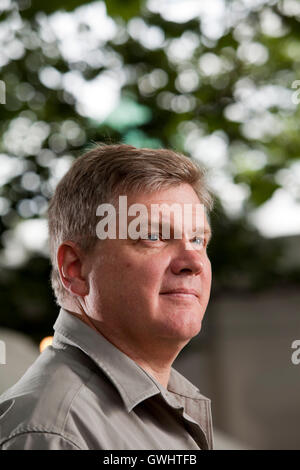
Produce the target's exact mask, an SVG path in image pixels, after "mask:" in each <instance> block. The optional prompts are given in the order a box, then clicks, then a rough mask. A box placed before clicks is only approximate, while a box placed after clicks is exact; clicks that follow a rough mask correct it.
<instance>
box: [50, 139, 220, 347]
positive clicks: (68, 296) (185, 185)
mask: <svg viewBox="0 0 300 470" xmlns="http://www.w3.org/2000/svg"><path fill="white" fill-rule="evenodd" d="M120 195H126V196H127V197H128V206H131V205H132V204H137V203H139V204H143V205H144V206H146V207H147V208H149V209H150V206H151V205H153V204H168V205H172V204H174V203H177V204H179V206H180V207H182V208H183V207H184V205H192V208H193V211H192V212H193V214H194V215H195V210H194V209H195V207H196V206H197V205H199V204H200V203H201V204H202V205H203V207H204V208H205V211H203V214H202V215H203V217H202V226H201V227H200V231H202V233H203V234H204V232H205V236H204V237H202V238H203V240H202V238H201V237H200V238H201V240H200V246H198V244H199V240H198V238H199V237H192V238H190V234H191V233H192V232H193V230H194V228H195V227H194V225H193V224H194V220H195V217H194V216H193V218H192V220H191V224H185V223H183V226H182V228H183V231H182V238H181V239H174V238H172V236H171V237H170V239H168V240H162V239H160V238H159V237H158V238H155V237H154V239H153V238H152V237H150V238H149V239H147V236H146V237H144V239H137V240H136V239H135V240H133V239H130V238H125V239H119V238H118V237H117V238H116V239H107V240H99V238H98V237H97V234H96V227H97V223H98V222H99V217H98V216H97V215H96V211H97V207H98V206H99V205H101V204H104V203H113V204H115V203H116V200H117V198H118V196H120ZM211 207H212V198H211V195H210V193H209V191H208V189H207V185H206V181H205V175H204V173H203V170H202V169H200V168H199V167H198V166H197V165H196V164H195V163H194V162H193V161H192V160H191V159H189V158H187V157H185V156H183V155H181V154H177V153H175V152H172V151H170V150H162V149H159V150H153V149H136V148H135V147H132V146H128V145H110V146H105V145H101V146H97V147H96V148H95V149H93V150H91V151H90V152H88V153H87V154H85V155H83V156H82V157H80V158H78V159H77V160H76V161H75V163H74V164H73V166H72V167H71V169H70V170H69V171H68V173H67V174H66V175H65V176H64V177H63V179H62V180H61V182H60V183H59V185H58V186H57V189H56V192H55V194H54V196H53V198H52V200H51V202H50V206H49V211H48V215H49V234H50V253H51V260H52V266H53V269H52V278H51V280H52V286H53V289H54V292H55V295H56V298H57V302H58V304H59V305H61V306H64V307H65V308H67V307H66V305H67V306H70V305H71V304H72V302H73V304H74V305H76V302H79V303H80V305H81V307H83V308H84V310H85V311H86V312H87V313H88V314H89V316H90V317H91V318H93V319H94V320H95V321H97V322H99V323H101V324H102V329H103V328H104V329H105V328H106V327H107V328H110V329H114V331H115V333H116V334H118V330H119V331H122V334H125V332H126V335H127V337H130V335H131V336H134V335H135V333H136V332H139V335H140V338H142V337H145V335H146V334H156V335H160V337H161V338H166V337H170V338H171V337H172V336H173V337H176V336H178V335H179V336H180V335H181V337H182V340H183V339H184V338H190V337H192V336H194V335H195V334H197V333H198V332H199V329H200V327H201V321H202V318H203V315H204V312H205V309H206V306H207V302H208V299H209V292H210V284H211V272H210V263H209V260H208V258H207V253H206V244H207V241H208V237H209V234H208V235H207V234H206V232H209V224H208V221H207V213H208V212H209V211H210V209H211ZM149 213H150V211H149ZM128 219H129V222H130V217H129V218H128ZM173 228H174V227H173ZM202 242H203V245H202V244H201V243H202ZM194 246H195V248H194ZM175 290H176V291H181V293H178V292H177V293H174V291H175ZM183 291H186V292H185V293H184V292H183ZM171 292H172V293H171ZM193 293H194V294H193ZM74 311H75V308H74ZM105 325H106V326H105Z"/></svg>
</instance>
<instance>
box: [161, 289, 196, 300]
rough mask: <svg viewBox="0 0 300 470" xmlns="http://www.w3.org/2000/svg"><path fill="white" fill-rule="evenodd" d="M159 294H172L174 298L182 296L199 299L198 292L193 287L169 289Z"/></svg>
mask: <svg viewBox="0 0 300 470" xmlns="http://www.w3.org/2000/svg"><path fill="white" fill-rule="evenodd" d="M160 294H161V295H167V296H172V297H174V298H182V299H193V298H196V299H199V293H198V292H197V291H196V290H194V289H184V288H178V289H170V290H167V291H164V292H161V293H160Z"/></svg>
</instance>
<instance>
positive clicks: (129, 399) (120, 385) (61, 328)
mask: <svg viewBox="0 0 300 470" xmlns="http://www.w3.org/2000/svg"><path fill="white" fill-rule="evenodd" d="M55 331H56V332H57V333H59V334H61V335H62V336H65V337H66V338H68V339H70V340H72V341H73V342H75V344H74V345H73V346H74V347H76V348H78V349H81V348H80V347H79V346H78V344H77V343H78V342H79V343H80V340H78V338H76V337H74V336H72V335H70V333H69V332H66V331H65V330H64V328H63V327H62V326H61V325H58V326H57V327H56V329H55ZM112 346H114V345H112ZM114 347H115V348H116V346H114ZM116 349H118V348H116ZM81 350H82V349H81ZM82 351H83V350H82ZM83 352H85V351H83ZM87 352H88V354H89V356H90V357H91V358H92V359H93V360H94V361H95V362H96V364H97V366H98V367H99V368H100V369H103V371H105V372H106V374H107V375H108V377H109V378H110V379H111V381H112V382H113V384H114V385H115V387H116V388H117V389H118V391H119V393H120V394H121V395H122V393H123V394H124V395H125V397H126V399H127V402H128V403H131V398H130V396H129V395H128V393H127V391H126V390H125V389H124V387H123V386H122V384H120V382H119V381H118V380H117V379H116V378H115V376H114V375H113V374H111V372H110V371H109V370H108V369H107V367H106V366H105V365H104V364H103V362H102V361H100V360H99V358H97V357H96V356H95V355H94V353H93V352H91V351H90V349H89V348H88V347H87ZM121 352H122V351H121ZM123 354H124V353H123ZM100 364H101V365H100ZM151 380H152V379H151ZM152 382H153V384H155V382H154V381H153V380H152ZM155 385H156V384H155ZM156 388H157V389H158V390H159V388H158V387H157V385H156ZM121 392H122V393H121ZM159 392H160V393H161V391H160V390H159ZM144 393H145V392H144ZM144 393H142V394H141V395H139V397H138V399H140V397H141V396H143V395H144ZM136 404H137V403H136ZM126 406H127V405H126ZM134 406H135V405H134ZM127 408H129V407H128V406H127Z"/></svg>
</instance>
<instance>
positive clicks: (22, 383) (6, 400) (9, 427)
mask: <svg viewBox="0 0 300 470" xmlns="http://www.w3.org/2000/svg"><path fill="white" fill-rule="evenodd" d="M95 372H96V368H95V366H94V365H93V362H92V361H91V359H90V358H88V357H87V356H86V355H85V354H84V353H83V352H82V351H80V350H78V349H77V348H66V349H55V348H53V347H51V346H50V347H48V348H47V349H46V350H45V351H44V352H43V353H42V354H41V355H40V356H39V357H38V358H37V360H36V361H35V362H34V363H33V364H32V365H31V366H30V367H29V369H28V370H27V371H26V372H25V374H24V375H23V376H22V377H21V379H20V380H19V381H18V382H17V383H16V384H15V385H13V386H12V387H11V388H10V389H8V390H7V391H6V392H4V393H3V394H2V395H1V396H0V430H1V431H0V448H1V447H2V446H5V442H7V441H8V440H13V439H15V438H16V437H18V439H19V440H20V439H23V438H24V436H25V435H26V434H30V433H35V439H37V438H40V439H45V437H47V438H51V439H52V438H55V439H61V440H64V442H65V443H66V442H69V443H70V445H74V446H75V447H76V446H77V447H79V448H80V447H81V446H82V445H83V443H82V442H80V435H79V434H78V433H77V432H76V426H72V425H70V421H72V413H73V407H74V403H75V402H76V401H78V397H79V399H80V396H82V392H85V389H87V388H88V383H89V381H90V380H91V379H92V377H93V376H94V375H95ZM38 435H39V437H38ZM21 436H23V437H21Z"/></svg>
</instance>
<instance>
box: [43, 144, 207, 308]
mask: <svg viewBox="0 0 300 470" xmlns="http://www.w3.org/2000/svg"><path fill="white" fill-rule="evenodd" d="M184 183H187V184H189V185H191V186H192V188H193V189H194V191H195V192H196V194H197V195H198V197H199V200H200V202H201V203H202V204H203V205H204V206H205V208H206V211H207V213H209V212H210V211H211V209H212V207H213V197H212V194H211V193H210V190H209V188H208V184H207V181H206V171H205V169H204V168H201V167H200V166H199V165H198V164H197V163H196V162H195V161H194V160H192V159H191V158H189V157H186V156H185V155H183V154H180V153H177V152H175V151H172V150H168V149H149V148H135V147H133V146H132V145H125V144H113V145H106V144H102V143H101V144H97V145H96V147H95V148H93V149H92V150H90V151H88V152H87V153H85V154H84V155H81V156H80V157H78V158H77V159H76V160H75V162H74V163H73V164H72V166H71V168H70V169H69V171H68V172H67V173H66V174H65V175H64V176H63V178H62V179H61V181H60V182H59V183H58V185H57V187H56V190H55V192H54V195H53V197H52V198H51V200H50V203H49V208H48V228H49V250H50V258H51V263H52V271H51V285H52V289H53V291H54V295H55V299H56V303H57V304H58V305H60V306H61V304H62V302H63V300H64V299H65V298H66V297H65V296H66V295H68V293H67V290H66V289H65V288H64V286H63V284H62V282H61V279H60V276H59V270H58V264H57V250H58V248H59V246H60V244H61V243H63V242H64V241H67V240H72V241H73V242H75V243H76V244H77V245H78V246H79V247H80V248H81V250H82V251H83V252H85V253H87V252H89V251H90V250H92V249H93V247H94V245H95V243H96V241H97V240H99V238H97V235H96V225H97V215H96V209H97V207H98V205H99V204H103V203H108V202H112V201H113V200H114V199H115V197H117V196H118V195H120V194H132V193H140V192H145V193H151V192H155V191H159V190H160V189H165V188H170V187H172V186H176V185H178V184H184Z"/></svg>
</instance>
